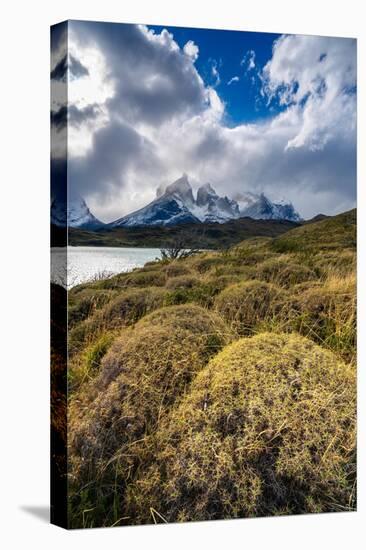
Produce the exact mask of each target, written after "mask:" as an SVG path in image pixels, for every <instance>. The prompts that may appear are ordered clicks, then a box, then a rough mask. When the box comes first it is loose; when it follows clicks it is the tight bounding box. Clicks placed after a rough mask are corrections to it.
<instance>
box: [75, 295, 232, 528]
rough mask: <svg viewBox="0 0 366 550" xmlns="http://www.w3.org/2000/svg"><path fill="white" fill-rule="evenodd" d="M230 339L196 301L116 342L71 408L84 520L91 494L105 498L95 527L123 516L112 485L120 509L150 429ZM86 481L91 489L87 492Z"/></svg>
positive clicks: (93, 517) (156, 316)
mask: <svg viewBox="0 0 366 550" xmlns="http://www.w3.org/2000/svg"><path fill="white" fill-rule="evenodd" d="M231 339H232V336H231V334H230V331H229V330H228V328H227V327H226V326H225V324H224V323H223V322H222V321H221V320H220V318H219V317H217V316H216V315H215V314H214V313H212V312H209V311H206V310H204V309H202V308H199V307H198V306H194V305H189V306H174V307H170V308H164V309H162V310H158V311H156V312H155V313H152V314H151V315H149V316H147V317H145V318H144V319H143V320H141V321H140V322H139V323H137V324H136V326H135V327H134V328H133V329H132V328H131V329H128V330H125V331H124V332H123V333H122V335H121V337H120V338H119V339H117V340H116V341H115V342H114V343H113V345H112V347H111V348H110V350H109V351H108V353H107V354H106V355H105V357H104V359H103V360H102V366H101V369H100V371H99V375H98V376H97V377H96V378H95V379H94V380H93V381H92V383H90V384H89V385H88V386H87V387H86V388H84V390H83V394H82V395H76V396H75V397H74V399H73V400H72V404H71V406H70V434H71V436H70V459H71V480H72V485H73V487H74V488H75V489H76V488H79V490H75V492H74V495H73V499H72V507H73V510H74V519H75V522H76V524H77V525H78V524H79V522H80V521H81V518H82V508H83V506H84V503H85V499H88V502H89V504H90V505H91V507H93V506H94V505H95V503H96V502H97V503H99V504H98V506H97V508H96V512H95V513H93V514H90V516H89V519H90V521H91V522H93V525H101V524H104V523H103V522H105V521H110V522H113V520H115V519H117V518H115V515H116V513H117V512H116V510H115V509H113V498H111V491H110V484H113V483H117V485H118V498H119V499H120V501H119V502H118V505H116V506H117V509H118V513H119V512H120V511H121V507H122V506H123V487H124V486H125V485H126V481H127V480H128V479H129V477H130V476H132V475H133V473H134V472H135V470H136V469H138V467H139V463H140V460H141V458H142V456H143V455H144V453H146V452H148V436H149V434H151V433H152V432H153V431H155V430H156V429H157V427H158V426H159V424H160V422H161V421H162V420H163V418H164V416H165V415H166V411H167V410H169V408H170V407H172V406H173V404H174V403H176V402H178V401H179V400H180V398H181V397H182V396H183V395H184V394H185V393H186V392H187V391H188V389H189V385H190V382H191V380H192V379H193V378H194V376H195V375H196V374H197V373H198V372H199V371H200V370H201V369H202V368H203V367H204V365H205V364H206V363H207V362H208V360H209V359H210V357H212V356H213V355H215V354H216V353H217V352H218V351H219V350H220V349H221V348H222V346H224V345H225V344H226V343H227V342H229V341H230V340H231ZM84 486H85V487H88V489H86V490H85V491H84V492H83V490H81V491H80V488H81V487H84ZM102 508H103V510H104V511H102ZM117 515H118V514H117ZM101 522H102V523H101Z"/></svg>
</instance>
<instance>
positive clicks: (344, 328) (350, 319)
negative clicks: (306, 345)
mask: <svg viewBox="0 0 366 550" xmlns="http://www.w3.org/2000/svg"><path fill="white" fill-rule="evenodd" d="M297 290H298V289H297ZM282 316H283V317H284V320H285V325H284V327H285V328H286V329H290V330H292V331H297V332H299V333H300V334H303V335H304V336H308V337H309V338H312V339H313V340H314V341H315V342H317V343H319V344H321V345H323V346H324V347H326V348H329V349H332V350H333V351H335V352H337V353H338V354H340V355H341V356H342V357H343V358H344V359H346V360H348V361H351V362H353V361H355V358H356V357H355V355H356V278H355V274H354V273H353V274H351V275H348V276H346V277H339V276H334V275H333V276H331V277H330V278H329V279H327V280H326V281H325V282H324V283H323V284H318V285H316V286H313V287H311V286H310V287H308V288H303V289H301V292H299V291H297V292H296V294H295V295H293V296H292V297H291V298H290V299H289V300H288V301H287V304H286V307H285V308H284V310H283V311H282ZM279 322H281V319H280V320H279Z"/></svg>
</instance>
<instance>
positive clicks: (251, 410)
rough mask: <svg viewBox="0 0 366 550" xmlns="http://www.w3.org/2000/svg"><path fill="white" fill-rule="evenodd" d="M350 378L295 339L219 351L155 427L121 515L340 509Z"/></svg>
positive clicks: (194, 516)
mask: <svg viewBox="0 0 366 550" xmlns="http://www.w3.org/2000/svg"><path fill="white" fill-rule="evenodd" d="M355 398H356V396H355V372H354V369H353V368H352V367H350V366H347V365H346V364H344V363H343V362H341V361H339V360H338V359H337V358H336V356H334V355H333V354H332V353H330V352H328V351H325V350H323V349H321V348H320V347H319V346H317V345H315V344H314V343H313V342H311V341H310V340H307V339H305V338H303V337H301V336H298V335H275V334H265V333H264V334H260V335H258V336H255V337H253V338H245V339H242V340H239V341H237V342H235V343H233V344H231V345H229V346H228V347H226V348H225V349H224V350H223V351H222V352H221V353H220V354H218V355H217V357H215V358H214V359H212V360H211V362H210V363H209V364H208V366H207V367H206V368H205V369H204V370H203V371H201V372H200V373H199V374H198V375H197V377H196V378H195V380H194V382H193V383H192V387H191V391H190V392H189V394H187V395H186V396H185V397H184V399H183V401H182V402H181V403H180V404H179V405H178V406H177V407H175V408H174V410H172V413H171V415H170V416H169V417H167V418H166V419H165V421H164V422H163V423H162V425H161V427H160V429H159V430H158V431H157V433H156V436H155V440H154V445H155V446H154V453H153V454H154V458H153V459H152V464H151V465H150V467H149V468H148V469H147V470H145V471H143V472H142V473H141V475H140V476H139V477H138V478H137V479H136V481H135V482H134V483H132V484H131V485H130V486H129V490H128V499H127V508H126V512H127V513H128V514H130V515H131V517H134V518H135V521H136V522H138V523H145V522H147V523H148V522H152V521H153V518H152V516H151V513H150V510H151V508H153V509H154V510H157V511H158V512H159V514H160V516H161V517H163V518H164V519H165V520H166V521H169V522H170V521H195V520H200V521H201V520H208V519H219V518H233V517H250V516H265V515H278V514H289V513H307V512H331V511H338V510H349V509H352V507H353V505H354V480H355V463H354V460H355V438H354V433H355Z"/></svg>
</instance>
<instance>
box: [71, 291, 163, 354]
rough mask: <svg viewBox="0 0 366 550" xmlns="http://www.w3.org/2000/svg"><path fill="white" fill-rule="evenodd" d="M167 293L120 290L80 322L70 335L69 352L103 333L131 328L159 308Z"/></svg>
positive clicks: (76, 349)
mask: <svg viewBox="0 0 366 550" xmlns="http://www.w3.org/2000/svg"><path fill="white" fill-rule="evenodd" d="M165 296H166V291H165V290H164V289H162V288H157V287H147V288H141V289H138V288H131V289H126V290H123V291H121V292H120V293H119V294H118V296H117V297H116V298H114V299H113V300H112V301H111V302H109V303H108V304H107V305H106V306H105V307H104V308H103V309H101V310H100V311H97V312H96V313H95V315H93V316H92V317H90V318H89V319H87V320H85V321H84V322H82V323H79V324H78V325H77V326H75V327H74V328H73V329H72V330H71V331H70V333H69V352H70V353H71V354H73V353H74V352H75V351H78V350H79V349H80V347H82V346H83V345H84V344H90V343H91V342H93V341H94V340H95V338H96V337H97V336H98V335H99V334H100V333H102V332H104V331H106V330H111V329H116V328H118V327H122V326H126V325H131V324H133V323H135V322H136V321H138V320H139V319H140V318H141V317H143V316H144V315H146V314H147V313H149V312H151V311H153V310H154V309H157V308H159V307H161V306H162V305H163V303H164V298H165Z"/></svg>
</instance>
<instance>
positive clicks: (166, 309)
mask: <svg viewBox="0 0 366 550" xmlns="http://www.w3.org/2000/svg"><path fill="white" fill-rule="evenodd" d="M245 224H249V222H248V220H243V225H245ZM265 226H266V227H268V226H267V224H265ZM221 227H222V226H221ZM249 227H252V224H251V223H250V224H249ZM247 228H248V225H247ZM272 228H273V226H272ZM160 236H161V235H160ZM160 236H159V237H160ZM140 237H141V236H140ZM154 237H155V238H156V236H154ZM226 237H227V238H228V240H229V237H228V236H227V235H226ZM141 238H142V237H141ZM355 246H356V212H355V211H351V212H347V213H344V214H341V215H339V216H335V217H333V218H326V219H323V220H320V221H317V222H314V223H312V224H307V225H304V226H301V227H295V228H293V229H291V230H289V231H287V232H286V233H284V234H282V235H277V236H275V237H271V236H268V235H267V236H261V237H258V236H257V237H255V238H249V235H248V234H246V236H245V237H244V239H243V240H242V241H241V242H238V243H236V244H235V245H234V246H231V247H229V248H227V249H225V250H220V251H209V252H208V251H207V252H201V253H199V254H196V255H193V256H190V257H188V258H185V259H180V260H174V261H168V260H166V261H155V262H149V263H148V264H146V265H145V266H144V267H143V268H141V269H136V270H134V271H133V272H131V273H123V274H119V275H116V276H114V277H112V278H108V279H105V280H100V281H97V282H94V283H91V284H83V285H79V286H76V287H74V288H73V289H72V290H71V291H69V339H68V345H69V355H70V362H69V372H68V377H69V379H68V384H69V391H70V395H69V459H70V478H69V479H70V487H69V488H70V499H69V506H70V508H69V509H70V513H71V524H70V526H71V527H96V526H102V525H103V526H106V525H116V524H118V525H122V524H128V525H130V524H136V523H137V524H139V523H159V522H176V521H201V520H205V519H217V518H233V517H253V516H254V517H258V516H268V515H282V514H299V513H310V512H336V511H347V510H354V509H355V508H356V435H355V434H356V420H355V417H356V249H355Z"/></svg>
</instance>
